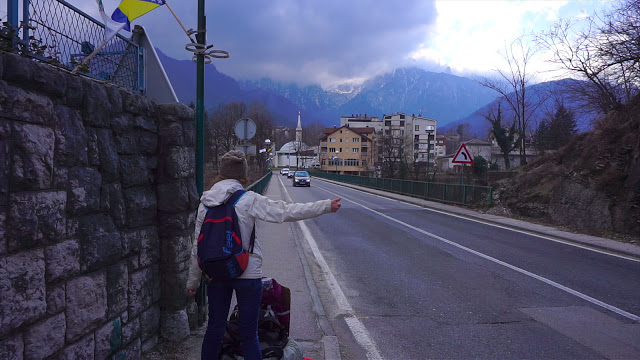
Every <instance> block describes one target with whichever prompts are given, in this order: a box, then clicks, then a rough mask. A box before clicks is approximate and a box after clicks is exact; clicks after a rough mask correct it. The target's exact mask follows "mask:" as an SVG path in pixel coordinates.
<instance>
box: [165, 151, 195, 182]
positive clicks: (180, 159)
mask: <svg viewBox="0 0 640 360" xmlns="http://www.w3.org/2000/svg"><path fill="white" fill-rule="evenodd" d="M195 159H196V157H195V149H193V148H190V147H185V146H174V147H170V148H169V149H168V150H167V153H166V158H165V164H164V175H165V176H167V177H169V178H174V179H177V178H185V177H189V176H193V175H194V174H195V170H196V160H195Z"/></svg>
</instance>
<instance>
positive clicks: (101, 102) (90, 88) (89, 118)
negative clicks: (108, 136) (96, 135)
mask: <svg viewBox="0 0 640 360" xmlns="http://www.w3.org/2000/svg"><path fill="white" fill-rule="evenodd" d="M83 87H84V97H83V101H82V102H83V105H84V106H83V107H82V119H83V120H84V123H85V126H93V127H108V125H107V124H108V121H107V120H108V119H109V111H107V109H109V98H108V96H107V90H106V88H105V86H104V85H102V84H100V83H97V82H95V81H85V82H83Z"/></svg>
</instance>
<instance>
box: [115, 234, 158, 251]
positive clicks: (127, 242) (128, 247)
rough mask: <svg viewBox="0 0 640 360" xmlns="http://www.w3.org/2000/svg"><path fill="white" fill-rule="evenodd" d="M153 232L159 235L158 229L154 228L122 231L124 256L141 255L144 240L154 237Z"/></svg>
mask: <svg viewBox="0 0 640 360" xmlns="http://www.w3.org/2000/svg"><path fill="white" fill-rule="evenodd" d="M153 232H156V233H157V229H155V228H154V227H147V228H141V229H135V230H125V231H122V233H121V236H122V252H123V255H125V256H128V255H131V254H134V253H136V254H137V253H139V252H140V249H141V248H142V239H143V238H144V237H147V236H152V235H151V234H152V233H153Z"/></svg>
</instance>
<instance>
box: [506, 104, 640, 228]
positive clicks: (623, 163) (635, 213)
mask: <svg viewBox="0 0 640 360" xmlns="http://www.w3.org/2000/svg"><path fill="white" fill-rule="evenodd" d="M639 160H640V97H636V98H634V99H633V100H632V101H630V102H629V103H628V104H627V105H626V107H625V108H624V109H623V110H621V111H618V112H612V113H609V114H608V115H607V116H605V117H603V118H602V119H600V120H599V121H598V122H597V123H596V125H595V128H594V130H593V131H590V132H587V133H582V134H580V135H579V136H577V137H576V138H575V139H574V140H573V141H572V142H570V143H569V144H567V145H566V146H565V147H563V148H561V149H560V150H559V151H558V152H556V153H554V154H551V155H547V156H545V157H542V158H539V159H537V160H536V161H535V162H533V163H531V164H529V165H526V166H524V167H521V168H519V169H517V172H518V173H517V175H516V176H514V177H512V178H510V179H507V180H503V181H502V182H500V183H499V184H498V186H497V189H496V191H497V195H498V198H499V202H500V205H502V206H505V207H507V208H508V209H509V210H510V211H511V212H512V213H513V214H515V215H520V216H525V217H533V218H539V219H543V220H546V221H549V222H551V223H553V224H557V225H566V226H569V227H572V228H575V229H580V230H583V231H587V232H594V231H595V232H599V233H602V232H614V233H620V234H629V235H636V236H637V235H638V234H640V161H639Z"/></svg>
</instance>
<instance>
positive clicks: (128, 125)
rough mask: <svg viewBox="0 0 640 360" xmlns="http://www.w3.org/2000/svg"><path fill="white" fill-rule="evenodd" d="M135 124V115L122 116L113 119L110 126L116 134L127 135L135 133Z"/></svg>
mask: <svg viewBox="0 0 640 360" xmlns="http://www.w3.org/2000/svg"><path fill="white" fill-rule="evenodd" d="M135 123H136V121H135V118H134V116H133V115H131V114H121V115H119V116H116V117H114V118H113V119H111V121H110V122H109V125H110V126H111V129H112V130H113V132H115V133H116V134H125V133H130V132H133V128H134V126H135Z"/></svg>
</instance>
